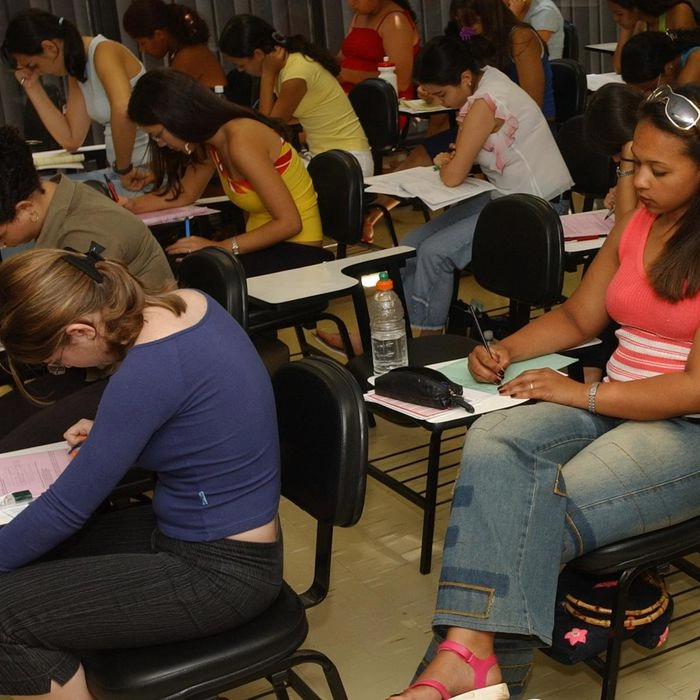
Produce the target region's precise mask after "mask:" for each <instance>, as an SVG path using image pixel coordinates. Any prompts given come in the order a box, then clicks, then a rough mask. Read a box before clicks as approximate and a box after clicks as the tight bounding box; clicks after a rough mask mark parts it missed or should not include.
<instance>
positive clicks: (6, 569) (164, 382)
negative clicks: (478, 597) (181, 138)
mask: <svg viewBox="0 0 700 700" xmlns="http://www.w3.org/2000/svg"><path fill="white" fill-rule="evenodd" d="M0 342H2V343H3V344H4V345H5V348H6V349H7V353H8V356H9V358H10V361H11V363H12V367H15V366H16V365H17V364H20V363H21V364H36V363H41V362H43V363H46V364H47V365H48V366H50V367H64V366H75V367H91V366H95V365H97V366H100V365H102V366H106V365H112V364H115V363H119V368H118V369H117V371H116V372H115V373H114V375H113V376H112V378H111V379H110V382H109V385H108V387H107V389H106V391H105V393H104V395H103V397H102V401H101V403H100V407H99V410H98V412H97V416H96V417H95V420H94V422H93V421H89V420H82V421H80V422H78V423H76V424H75V425H73V426H72V427H71V428H69V429H68V430H67V431H66V434H65V437H66V440H67V441H68V443H69V445H76V444H81V447H80V450H79V451H78V452H77V454H76V456H75V457H74V458H73V460H72V461H71V462H70V463H69V465H68V467H67V468H66V470H65V471H64V472H63V474H62V475H61V476H60V477H59V478H58V479H57V480H56V481H55V482H54V483H53V484H52V485H51V487H50V488H49V490H48V491H46V492H45V493H44V494H42V495H41V496H40V497H39V498H37V499H36V500H35V501H33V502H32V503H31V504H30V505H29V506H28V507H27V508H26V509H25V510H24V511H22V512H21V513H20V514H19V515H18V516H17V517H16V518H14V520H12V521H11V522H10V523H9V524H8V525H5V526H4V527H3V528H2V529H0V572H2V573H0V637H1V641H0V693H1V694H3V695H5V694H8V695H12V696H15V697H16V696H31V697H45V698H51V699H52V700H92V695H91V694H90V692H89V690H88V688H87V685H86V680H85V674H84V672H83V669H82V666H81V663H80V657H79V655H77V654H76V652H75V651H74V650H75V649H100V648H119V647H134V646H139V645H144V646H145V645H152V644H160V643H164V642H172V641H177V640H185V639H194V638H197V637H201V636H206V635H210V634H212V633H214V632H217V631H221V630H225V629H231V628H233V627H236V626H238V625H241V624H243V623H245V622H246V621H247V620H250V619H251V618H253V617H255V616H256V615H258V614H259V613H260V612H262V611H263V610H264V609H265V608H266V607H268V606H269V605H270V604H271V603H272V601H274V599H275V598H276V596H277V595H278V593H279V590H280V586H281V581H282V542H281V537H280V532H279V525H278V519H277V509H278V503H279V489H280V483H279V481H280V475H279V445H278V437H277V428H276V420H275V405H274V396H273V393H272V386H271V384H270V380H269V377H268V374H267V371H266V370H265V368H264V366H263V364H262V362H261V360H260V358H259V357H258V355H257V353H256V351H255V349H254V348H253V345H252V344H251V342H250V340H249V339H248V336H247V335H246V333H245V331H243V329H242V328H241V327H240V326H239V325H238V324H237V323H236V322H235V321H234V319H233V318H232V317H231V316H230V315H229V314H228V313H227V312H226V311H225V310H224V309H223V308H222V307H221V306H219V305H218V304H217V303H216V302H214V301H213V300H212V299H211V298H209V297H207V296H206V295H204V294H202V293H201V292H198V291H196V290H189V289H186V290H180V291H176V292H157V293H154V292H151V291H149V290H146V289H145V288H144V287H143V285H142V284H141V283H140V282H139V281H138V280H136V279H135V278H134V277H132V276H131V275H130V274H129V273H128V272H127V270H126V268H124V266H123V265H122V264H121V263H118V262H115V261H110V260H102V259H100V258H99V257H98V256H96V255H94V254H90V255H83V254H79V253H67V252H66V251H65V250H51V249H46V250H34V251H30V252H26V253H22V254H20V255H17V256H15V257H13V258H11V259H10V260H8V261H5V262H3V263H2V265H0ZM222 416H235V420H222ZM134 464H138V465H139V466H141V467H144V468H146V469H150V470H153V471H155V472H156V473H157V474H158V481H157V485H156V487H155V490H154V495H153V503H152V504H148V505H145V506H138V507H131V508H124V509H118V510H112V511H106V512H104V511H101V512H97V513H96V511H97V510H98V509H99V507H100V504H101V503H102V502H103V501H104V500H105V499H106V498H107V497H108V496H109V495H110V492H111V491H112V489H113V488H114V486H115V485H116V484H117V482H118V481H119V480H120V479H121V478H122V477H123V476H124V474H125V473H126V472H127V471H128V470H129V469H130V468H131V467H132V465H134ZM174 590H177V595H173V591H174Z"/></svg>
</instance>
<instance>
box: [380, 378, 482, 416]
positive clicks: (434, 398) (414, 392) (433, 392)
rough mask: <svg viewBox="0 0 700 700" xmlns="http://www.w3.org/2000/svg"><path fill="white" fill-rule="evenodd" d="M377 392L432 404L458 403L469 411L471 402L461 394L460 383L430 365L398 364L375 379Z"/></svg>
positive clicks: (471, 410) (441, 406) (452, 404)
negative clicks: (404, 365) (400, 365)
mask: <svg viewBox="0 0 700 700" xmlns="http://www.w3.org/2000/svg"><path fill="white" fill-rule="evenodd" d="M374 391H375V393H376V394H378V395H379V396H386V397H387V398H390V399H397V400H398V401H405V402H406V403H415V404H418V405H419V406H430V407H431V408H455V407H457V406H461V407H462V408H465V409H466V410H467V411H469V412H470V413H473V412H474V408H473V406H472V405H471V404H470V403H469V402H468V401H466V400H465V399H464V398H463V397H462V387H461V386H460V385H459V384H457V383H456V382H453V381H452V380H451V379H449V378H448V377H446V376H445V375H444V374H443V373H442V372H438V371H437V370H435V369H431V368H429V367H397V368H396V369H392V370H389V371H388V372H386V373H385V374H380V375H379V376H378V377H377V378H376V379H375V380H374Z"/></svg>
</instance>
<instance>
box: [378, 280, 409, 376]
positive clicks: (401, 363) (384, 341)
mask: <svg viewBox="0 0 700 700" xmlns="http://www.w3.org/2000/svg"><path fill="white" fill-rule="evenodd" d="M393 287H394V283H393V282H392V281H391V280H390V279H389V275H388V274H387V273H386V272H381V273H380V274H379V281H378V282H377V291H376V293H375V295H374V298H373V299H372V304H371V305H370V310H369V316H370V333H371V336H372V364H373V365H374V374H375V375H377V374H384V373H385V372H388V371H389V370H390V369H394V368H395V367H405V366H406V365H407V364H408V346H407V344H406V326H405V324H404V320H403V305H402V304H401V299H399V297H398V296H397V295H396V292H394V291H393Z"/></svg>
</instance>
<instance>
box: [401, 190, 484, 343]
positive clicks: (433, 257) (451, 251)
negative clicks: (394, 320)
mask: <svg viewBox="0 0 700 700" xmlns="http://www.w3.org/2000/svg"><path fill="white" fill-rule="evenodd" d="M492 196H493V193H491V192H485V193H483V194H480V195H478V196H476V197H472V198H471V199H467V200H466V201H464V202H461V203H459V204H455V205H454V206H452V207H450V208H449V209H447V210H446V211H444V212H443V213H442V214H440V215H439V216H436V217H435V218H434V219H432V220H431V221H428V223H426V224H423V225H422V226H419V227H418V228H416V229H414V230H413V231H410V232H409V233H408V234H407V235H406V236H404V238H403V239H402V241H401V243H402V244H404V245H410V246H413V247H414V248H416V257H415V258H412V259H411V260H408V261H407V263H406V267H405V269H404V273H403V285H404V291H405V293H406V305H407V307H408V317H409V320H410V322H411V325H412V326H414V327H416V328H422V329H425V330H440V329H441V328H442V327H443V326H444V325H445V323H446V321H447V314H448V312H449V309H450V301H451V300H452V288H453V283H454V272H455V270H461V269H463V268H464V267H466V266H467V265H468V264H469V262H470V261H471V259H472V242H473V240H474V229H475V228H476V221H477V219H478V218H479V214H480V213H481V210H482V209H483V208H484V207H485V206H486V205H487V204H488V203H489V202H490V201H491V198H492Z"/></svg>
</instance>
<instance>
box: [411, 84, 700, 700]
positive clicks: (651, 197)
mask: <svg viewBox="0 0 700 700" xmlns="http://www.w3.org/2000/svg"><path fill="white" fill-rule="evenodd" d="M698 123H700V87H698V86H686V87H684V88H679V91H678V94H676V93H674V92H672V91H671V90H670V88H667V87H663V88H662V89H661V90H660V91H659V92H657V93H654V94H652V96H651V97H650V98H649V101H648V102H646V103H645V104H644V105H643V107H642V110H641V119H640V122H639V124H638V126H637V128H636V130H635V132H634V141H633V152H634V158H635V175H634V182H635V186H636V188H637V190H638V192H639V200H640V203H641V204H642V206H641V207H640V208H639V209H637V210H635V211H634V212H631V213H628V214H627V215H626V216H624V217H622V218H621V219H620V220H619V221H617V223H616V225H615V228H614V229H613V231H612V233H611V234H610V236H609V238H608V239H607V240H606V242H605V244H604V245H603V247H602V248H601V249H600V251H599V253H598V255H597V256H596V257H595V259H594V260H593V263H592V264H591V266H590V268H589V270H588V272H587V274H586V275H585V277H584V279H583V281H582V283H581V285H580V286H579V287H578V288H577V289H576V290H575V291H574V293H573V294H572V295H571V296H570V297H569V299H568V300H567V301H566V302H564V304H563V305H562V306H560V307H557V308H556V309H554V310H553V311H551V312H548V313H546V314H544V315H543V316H541V317H540V318H538V319H536V320H535V321H533V322H531V323H530V324H529V325H528V326H526V327H525V328H523V329H522V330H520V331H518V332H517V333H515V334H513V335H512V336H510V337H508V338H506V339H505V340H504V341H503V342H502V343H500V344H494V345H492V346H491V352H492V353H493V356H494V357H493V358H491V357H490V355H489V353H488V352H487V351H486V349H485V348H483V347H479V348H476V349H475V350H474V351H473V352H472V354H471V355H470V357H469V369H470V371H471V373H472V375H473V376H474V377H475V378H476V379H478V380H479V381H482V382H491V383H498V382H499V381H500V378H501V377H502V373H503V370H504V368H505V367H507V366H508V365H509V363H510V362H512V361H516V360H523V359H527V358H530V357H535V356H538V355H542V354H546V353H549V352H555V351H557V350H561V349H564V348H567V347H572V346H574V345H576V344H578V343H580V342H582V341H584V340H588V339H590V338H592V337H594V336H595V335H596V334H597V333H598V332H599V331H600V330H601V329H602V328H603V327H604V326H605V325H606V324H607V323H608V322H609V321H610V319H615V320H616V321H618V322H619V323H620V325H621V329H620V331H618V334H617V340H618V345H617V348H616V349H615V352H614V353H613V355H612V357H611V358H610V361H609V363H608V367H607V378H608V381H605V382H602V383H598V382H594V383H592V384H584V383H579V382H576V381H574V380H572V379H569V378H568V377H565V376H563V375H561V374H558V373H557V372H554V371H552V370H546V369H544V370H528V371H526V372H523V373H522V374H521V375H520V376H518V377H516V378H515V379H513V380H511V381H509V382H507V383H505V384H504V385H503V386H502V387H501V388H500V389H499V391H500V393H501V394H505V395H510V396H513V397H517V398H527V399H535V400H536V401H537V403H535V404H531V405H525V406H518V407H516V408H512V409H508V410H506V411H501V412H495V413H492V414H489V415H486V416H484V417H482V418H480V419H479V420H478V421H477V422H476V423H475V424H474V425H472V427H471V428H470V429H469V431H468V433H467V438H466V442H465V446H464V453H463V456H462V467H461V470H460V475H459V479H458V482H457V485H456V488H455V492H454V497H453V503H452V512H451V515H450V522H449V525H448V529H447V535H446V539H445V548H444V554H443V561H442V571H441V574H440V582H439V588H438V600H437V606H436V612H435V615H434V617H433V629H434V631H435V636H436V642H438V643H441V646H439V647H436V645H435V644H433V645H431V648H430V649H429V651H428V653H427V655H426V659H425V663H426V664H427V665H425V666H421V668H420V669H419V673H418V680H417V683H416V684H415V687H413V688H412V689H409V690H407V691H405V692H404V693H403V694H401V695H400V696H399V697H401V698H404V699H405V700H438V698H439V697H440V693H442V690H440V687H441V686H442V687H443V690H444V691H445V692H444V693H443V694H442V697H444V698H448V697H454V696H457V697H459V694H460V693H464V692H465V691H467V690H470V689H472V688H475V687H481V688H483V689H482V690H481V691H480V692H477V693H474V695H469V697H470V698H472V697H473V698H474V700H480V699H481V698H484V700H497V699H500V698H506V697H508V695H507V692H506V691H505V689H503V688H502V687H500V688H499V685H500V683H501V681H502V680H506V681H508V682H509V683H510V684H512V686H511V687H512V690H514V691H516V690H517V691H519V690H520V689H521V686H522V683H523V682H524V679H525V677H526V675H527V671H528V663H529V662H531V658H532V651H531V649H532V648H533V647H536V646H545V645H548V644H550V643H551V636H552V627H553V621H554V608H555V593H556V587H557V578H558V575H559V568H560V564H561V562H566V561H569V560H571V559H573V558H574V557H577V556H579V555H581V554H583V553H584V552H587V551H590V550H592V549H595V548H597V547H600V546H602V545H604V544H607V543H610V542H614V541H617V540H621V539H624V538H626V537H631V536H633V535H637V534H641V533H643V532H650V531H653V530H655V529H658V528H660V527H667V526H668V525H671V524H673V523H676V522H679V521H682V520H685V519H687V518H690V517H694V516H697V515H698V514H700V472H699V471H698V463H697V454H698V450H700V424H699V423H698V421H697V419H692V418H691V419H687V418H686V417H685V416H687V415H688V414H696V413H698V412H700V358H699V357H698V353H699V352H700V263H699V262H698V261H699V260H700V231H699V230H698V226H699V223H698V222H699V221H700V218H699V217H698V211H700V136H699V134H698V130H697V129H696V128H695V127H696V126H697V124H698ZM525 494H528V496H527V497H526V496H525ZM495 504H497V505H495ZM502 633H503V635H504V636H503V637H501V634H502ZM506 637H507V638H506ZM445 639H447V643H444V642H443V640H445ZM468 649H469V650H471V651H472V652H474V654H475V656H476V658H473V659H470V660H467V657H468V651H467V650H468ZM494 652H495V655H494ZM465 661H466V662H465ZM494 686H495V687H494Z"/></svg>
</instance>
